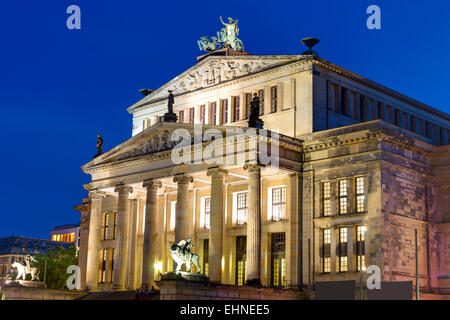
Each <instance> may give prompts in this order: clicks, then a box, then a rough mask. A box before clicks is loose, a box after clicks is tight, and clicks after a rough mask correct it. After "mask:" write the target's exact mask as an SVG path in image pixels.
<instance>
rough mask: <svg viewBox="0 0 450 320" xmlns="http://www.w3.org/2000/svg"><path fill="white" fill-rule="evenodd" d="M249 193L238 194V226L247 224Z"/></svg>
mask: <svg viewBox="0 0 450 320" xmlns="http://www.w3.org/2000/svg"><path fill="white" fill-rule="evenodd" d="M247 214H248V206H247V192H241V193H238V194H237V224H246V223H247Z"/></svg>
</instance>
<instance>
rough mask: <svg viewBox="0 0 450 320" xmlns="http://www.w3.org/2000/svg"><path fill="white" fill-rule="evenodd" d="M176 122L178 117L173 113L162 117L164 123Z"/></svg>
mask: <svg viewBox="0 0 450 320" xmlns="http://www.w3.org/2000/svg"><path fill="white" fill-rule="evenodd" d="M177 120H178V117H177V114H176V113H175V112H171V113H169V112H167V113H165V114H164V117H163V121H164V122H177Z"/></svg>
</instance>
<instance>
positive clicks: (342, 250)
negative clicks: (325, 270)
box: [339, 228, 348, 272]
mask: <svg viewBox="0 0 450 320" xmlns="http://www.w3.org/2000/svg"><path fill="white" fill-rule="evenodd" d="M347 234H348V230H347V228H339V272H346V271H347V270H348V266H347Z"/></svg>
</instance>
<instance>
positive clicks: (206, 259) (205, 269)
mask: <svg viewBox="0 0 450 320" xmlns="http://www.w3.org/2000/svg"><path fill="white" fill-rule="evenodd" d="M208 262H209V240H208V239H205V240H203V272H204V273H205V276H208V275H209V263H208Z"/></svg>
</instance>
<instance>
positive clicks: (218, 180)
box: [207, 168, 227, 283]
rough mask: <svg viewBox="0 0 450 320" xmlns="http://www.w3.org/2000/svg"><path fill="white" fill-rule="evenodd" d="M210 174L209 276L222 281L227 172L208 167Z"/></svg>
mask: <svg viewBox="0 0 450 320" xmlns="http://www.w3.org/2000/svg"><path fill="white" fill-rule="evenodd" d="M207 175H208V176H211V202H210V205H211V206H210V228H209V248H208V251H209V257H208V265H209V278H210V280H211V282H219V283H220V282H221V281H222V237H223V234H222V233H223V212H224V210H225V201H224V186H225V183H224V182H225V176H226V175H227V172H226V171H225V170H223V169H219V168H211V169H208V171H207Z"/></svg>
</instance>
